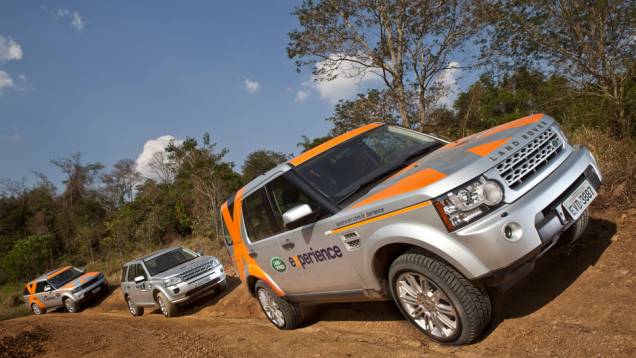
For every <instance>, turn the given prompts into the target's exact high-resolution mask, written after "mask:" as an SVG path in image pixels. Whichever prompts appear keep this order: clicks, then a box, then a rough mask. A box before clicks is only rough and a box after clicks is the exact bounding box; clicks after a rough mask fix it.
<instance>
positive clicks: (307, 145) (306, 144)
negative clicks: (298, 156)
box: [296, 135, 333, 153]
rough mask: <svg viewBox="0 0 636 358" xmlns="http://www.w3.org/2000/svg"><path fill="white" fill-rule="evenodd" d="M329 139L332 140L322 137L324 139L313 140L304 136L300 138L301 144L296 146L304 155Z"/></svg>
mask: <svg viewBox="0 0 636 358" xmlns="http://www.w3.org/2000/svg"><path fill="white" fill-rule="evenodd" d="M331 138H333V137H331V136H324V137H316V138H314V139H310V138H309V137H307V136H306V135H303V136H302V142H300V143H298V144H296V146H297V147H298V148H301V149H302V150H301V152H302V153H304V152H306V151H308V150H310V149H311V148H313V147H316V146H319V145H321V144H322V143H324V142H326V141H328V140H329V139H331Z"/></svg>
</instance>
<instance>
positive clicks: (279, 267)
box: [272, 256, 287, 273]
mask: <svg viewBox="0 0 636 358" xmlns="http://www.w3.org/2000/svg"><path fill="white" fill-rule="evenodd" d="M272 268H273V269H274V270H276V271H278V272H280V273H285V272H287V264H285V261H283V259H281V258H280V257H278V256H274V257H272Z"/></svg>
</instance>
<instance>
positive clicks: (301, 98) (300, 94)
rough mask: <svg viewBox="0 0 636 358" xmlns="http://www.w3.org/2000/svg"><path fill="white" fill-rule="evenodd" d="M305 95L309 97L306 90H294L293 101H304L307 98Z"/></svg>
mask: <svg viewBox="0 0 636 358" xmlns="http://www.w3.org/2000/svg"><path fill="white" fill-rule="evenodd" d="M307 97H309V93H308V92H307V91H303V90H299V91H297V92H296V97H295V98H294V101H296V102H304V101H305V100H306V99H307Z"/></svg>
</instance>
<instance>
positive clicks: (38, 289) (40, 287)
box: [35, 281, 48, 293]
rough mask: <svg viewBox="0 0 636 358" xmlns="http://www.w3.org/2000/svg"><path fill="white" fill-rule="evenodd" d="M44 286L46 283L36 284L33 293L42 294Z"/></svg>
mask: <svg viewBox="0 0 636 358" xmlns="http://www.w3.org/2000/svg"><path fill="white" fill-rule="evenodd" d="M46 285H48V283H47V282H46V281H40V282H38V284H37V285H36V286H35V293H42V292H44V286H46Z"/></svg>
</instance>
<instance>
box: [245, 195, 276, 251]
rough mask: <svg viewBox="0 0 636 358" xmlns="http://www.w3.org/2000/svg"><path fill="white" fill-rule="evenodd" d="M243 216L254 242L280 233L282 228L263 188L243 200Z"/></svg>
mask: <svg viewBox="0 0 636 358" xmlns="http://www.w3.org/2000/svg"><path fill="white" fill-rule="evenodd" d="M243 214H244V216H245V225H246V226H247V233H248V234H249V236H250V239H251V241H252V242H256V241H258V240H262V239H264V238H267V237H269V236H272V235H274V234H276V233H278V232H280V226H279V224H278V222H277V221H276V219H275V218H274V213H273V212H272V209H271V206H270V205H269V201H268V200H267V195H266V193H265V189H263V188H261V189H259V190H257V191H255V192H254V193H252V194H250V195H249V196H248V197H246V198H245V199H243Z"/></svg>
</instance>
